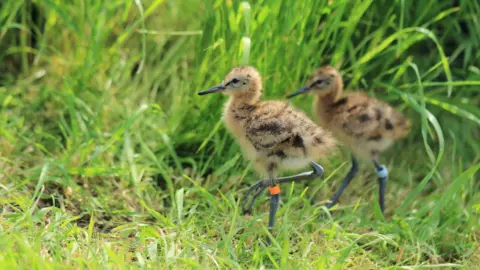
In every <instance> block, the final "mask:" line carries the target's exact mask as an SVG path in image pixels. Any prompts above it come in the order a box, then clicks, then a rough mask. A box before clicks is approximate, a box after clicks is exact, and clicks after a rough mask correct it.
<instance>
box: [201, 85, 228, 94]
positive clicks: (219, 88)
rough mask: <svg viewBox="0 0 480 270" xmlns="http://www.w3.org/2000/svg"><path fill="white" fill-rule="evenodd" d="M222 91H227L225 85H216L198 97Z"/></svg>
mask: <svg viewBox="0 0 480 270" xmlns="http://www.w3.org/2000/svg"><path fill="white" fill-rule="evenodd" d="M222 91H225V86H224V85H223V84H219V85H215V86H214V87H212V88H209V89H207V90H205V91H202V92H199V93H198V95H199V96H203V95H207V94H211V93H216V92H222Z"/></svg>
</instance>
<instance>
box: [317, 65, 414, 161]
mask: <svg viewBox="0 0 480 270" xmlns="http://www.w3.org/2000/svg"><path fill="white" fill-rule="evenodd" d="M318 78H330V83H329V84H328V88H327V89H325V90H318V91H317V93H316V96H315V99H314V102H313V112H314V117H315V118H316V119H318V121H319V122H320V124H321V125H322V126H323V127H325V128H328V129H329V130H331V131H332V132H333V134H334V135H335V136H336V137H337V138H338V139H339V140H341V141H342V142H343V143H345V144H347V145H348V146H350V147H351V149H352V150H353V152H354V153H355V154H356V155H359V156H361V157H364V158H373V156H374V155H375V154H378V153H381V152H383V151H384V150H386V149H387V148H388V147H389V146H390V145H391V144H392V143H393V142H394V141H396V140H398V139H401V138H403V137H405V136H407V134H408V133H409V131H410V127H411V124H410V121H409V120H408V119H406V118H405V117H404V116H403V115H402V113H400V112H399V111H397V110H395V109H394V108H392V107H391V106H390V105H388V104H387V103H385V102H383V101H380V100H378V99H375V98H372V97H369V96H368V95H367V94H366V93H364V92H349V93H343V82H342V78H341V76H340V74H339V73H338V71H337V70H336V69H334V68H332V67H328V66H327V67H322V68H320V69H318V70H317V71H316V72H315V73H314V75H313V76H312V80H311V81H310V82H309V83H310V84H309V85H311V84H313V83H314V82H315V81H317V80H318Z"/></svg>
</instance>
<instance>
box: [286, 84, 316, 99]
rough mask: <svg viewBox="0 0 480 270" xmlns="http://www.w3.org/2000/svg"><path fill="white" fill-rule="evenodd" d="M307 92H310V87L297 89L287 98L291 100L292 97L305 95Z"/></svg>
mask: <svg viewBox="0 0 480 270" xmlns="http://www.w3.org/2000/svg"><path fill="white" fill-rule="evenodd" d="M308 90H310V87H308V86H303V87H302V88H300V89H298V90H297V91H295V92H293V93H292V94H290V95H288V96H287V98H292V97H294V96H297V95H300V94H303V93H306V92H308Z"/></svg>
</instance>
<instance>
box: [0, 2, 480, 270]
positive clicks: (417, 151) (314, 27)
mask: <svg viewBox="0 0 480 270" xmlns="http://www.w3.org/2000/svg"><path fill="white" fill-rule="evenodd" d="M249 7H250V8H249ZM478 14H480V5H479V4H478V2H477V1H474V0H459V1H436V0H419V1H413V0H404V1H387V0H379V1H371V0H367V1H327V0H318V1H314V0H306V1H276V0H258V1H252V2H251V3H250V5H247V4H245V3H241V2H239V1H236V0H235V1H200V0H190V1H173V0H145V1H127V0H121V1H96V0H73V1H57V0H44V1H30V0H25V1H18V0H4V1H2V2H1V3H0V110H1V113H0V145H1V147H0V211H1V215H0V266H1V268H2V269H13V268H15V269H16V268H28V269H50V268H61V269H65V268H75V269H77V268H89V269H94V268H137V267H145V268H160V269H182V268H202V269H204V268H208V269H210V268H291V267H297V268H299V269H307V268H315V269H343V268H350V269H372V268H389V269H397V268H398V269H402V268H404V269H413V268H427V269H431V268H441V269H451V268H465V269H472V268H476V267H478V264H479V263H480V246H479V239H478V237H479V236H480V234H479V233H480V228H479V222H480V219H479V211H480V198H479V196H478V194H479V192H478V191H479V190H480V187H479V182H478V170H479V169H480V162H479V161H480V144H479V143H478V142H479V141H480V129H479V125H480V109H479V108H480V106H479V105H480V95H479V92H480V91H479V90H478V89H479V88H480V50H479V47H480V24H479V20H480V17H479V15H478ZM247 62H248V63H249V64H251V65H254V66H256V67H257V68H258V69H259V70H260V72H261V73H262V74H263V77H264V80H265V82H264V88H265V94H264V95H265V96H266V98H281V99H283V97H284V96H285V94H286V93H287V92H290V91H292V90H294V89H296V88H297V87H299V86H300V85H301V84H302V82H303V81H304V79H305V77H306V76H307V75H308V74H309V73H310V71H312V70H313V69H314V68H315V67H317V66H320V65H323V64H332V65H335V66H338V67H340V68H341V70H342V72H343V75H344V78H345V81H346V84H347V86H348V88H351V89H353V88H363V89H366V90H367V91H368V92H369V93H370V94H371V95H374V96H376V97H378V98H380V99H383V100H386V101H388V102H391V103H392V104H394V105H395V106H396V107H397V108H399V109H400V110H402V111H403V112H404V113H405V114H406V115H408V117H409V118H410V119H412V121H413V127H414V128H413V130H412V133H411V134H410V136H409V137H408V138H407V139H405V140H403V141H401V142H399V143H397V144H396V145H395V146H394V147H392V149H391V150H390V151H389V152H388V153H386V154H385V155H384V156H383V157H382V160H383V162H384V163H385V164H387V166H388V167H389V168H390V172H391V174H390V175H391V179H390V182H389V187H388V194H387V198H386V202H387V212H386V219H383V218H382V216H381V215H380V212H379V207H378V205H377V204H376V203H375V202H376V200H377V199H376V196H377V192H376V191H377V185H376V180H375V174H374V172H373V170H372V168H371V166H370V164H369V163H365V164H363V165H362V166H361V172H360V174H359V176H358V177H357V178H356V179H355V181H354V182H353V183H352V187H350V188H349V189H348V190H347V192H346V194H345V195H344V196H343V198H342V199H341V204H340V205H339V206H338V207H337V208H336V209H334V211H332V213H333V215H332V216H327V217H325V216H323V214H324V213H325V209H324V208H323V207H321V205H315V206H311V205H310V204H309V203H308V202H309V200H310V198H311V197H313V196H314V197H315V198H317V200H318V201H319V202H323V201H326V200H327V199H328V198H329V197H330V195H331V194H332V193H333V191H334V190H335V187H336V186H338V184H339V181H341V179H342V177H343V176H344V175H345V173H346V171H347V170H348V166H349V164H348V162H347V161H348V160H349V157H348V152H347V151H342V152H341V153H340V154H339V155H337V156H332V157H330V158H329V159H328V160H326V161H324V162H323V163H322V164H323V165H324V168H325V169H326V177H325V178H324V179H322V180H319V181H318V182H317V183H312V184H311V185H309V186H306V185H303V184H296V185H292V186H291V188H289V187H285V188H284V189H283V190H284V191H285V192H284V196H283V205H282V207H281V209H280V211H279V213H278V219H277V220H278V221H277V222H278V227H277V228H276V233H277V235H276V242H274V244H273V245H272V246H270V247H263V246H262V244H261V243H260V242H261V241H260V240H261V239H263V237H264V234H265V232H266V228H265V224H266V219H267V207H268V199H267V198H265V201H262V203H259V204H258V205H257V211H256V212H255V215H254V216H253V217H250V218H249V217H243V216H241V215H240V214H239V208H238V205H239V201H238V200H239V197H241V195H242V194H243V193H244V192H245V191H246V189H247V188H248V186H249V185H250V184H252V183H253V182H254V181H255V180H257V178H256V176H255V173H254V172H253V170H252V169H251V168H250V166H249V164H248V162H246V161H245V160H244V159H243V158H242V156H241V154H240V149H239V147H238V145H236V144H235V143H234V140H233V138H231V136H230V135H229V134H228V133H227V132H226V130H225V128H224V127H223V125H222V123H221V121H220V115H221V106H222V104H223V102H224V101H225V98H224V97H220V96H211V97H205V98H204V97H198V96H197V95H196V92H198V91H200V90H203V89H205V88H207V87H209V86H212V85H214V84H216V83H218V82H220V81H221V79H222V78H223V76H224V75H225V74H226V73H227V72H228V71H229V69H230V68H231V67H232V66H236V65H240V64H245V63H247ZM293 103H294V104H295V105H296V106H298V107H299V108H302V109H304V110H305V111H307V112H310V104H311V97H307V96H304V97H299V98H298V99H295V100H293Z"/></svg>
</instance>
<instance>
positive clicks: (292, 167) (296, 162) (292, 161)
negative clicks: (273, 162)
mask: <svg viewBox="0 0 480 270" xmlns="http://www.w3.org/2000/svg"><path fill="white" fill-rule="evenodd" d="M310 162H311V160H310V159H308V158H301V157H289V158H285V159H283V160H282V161H281V163H280V166H279V167H280V169H281V170H282V171H296V170H300V169H304V168H306V167H308V165H309V163H310Z"/></svg>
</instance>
